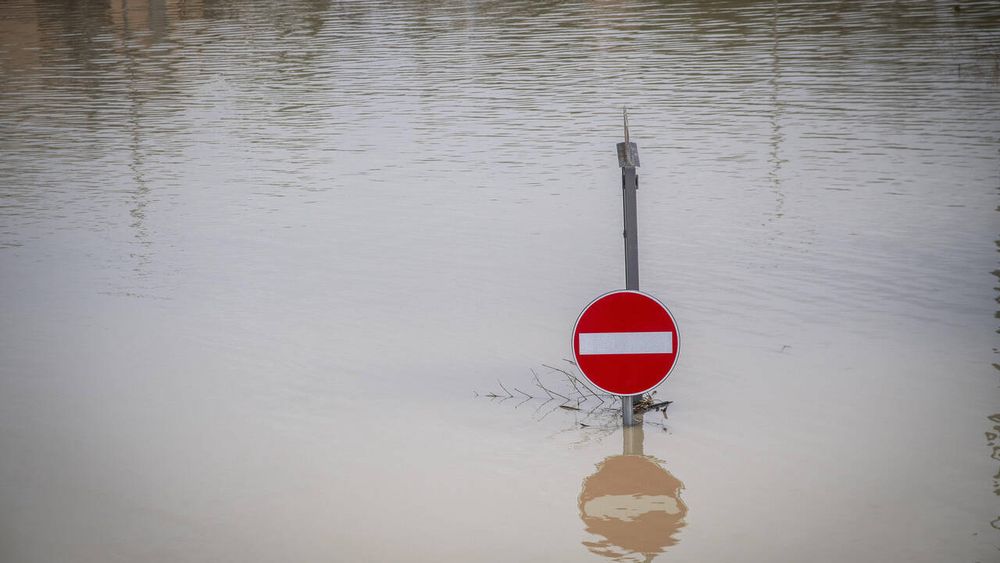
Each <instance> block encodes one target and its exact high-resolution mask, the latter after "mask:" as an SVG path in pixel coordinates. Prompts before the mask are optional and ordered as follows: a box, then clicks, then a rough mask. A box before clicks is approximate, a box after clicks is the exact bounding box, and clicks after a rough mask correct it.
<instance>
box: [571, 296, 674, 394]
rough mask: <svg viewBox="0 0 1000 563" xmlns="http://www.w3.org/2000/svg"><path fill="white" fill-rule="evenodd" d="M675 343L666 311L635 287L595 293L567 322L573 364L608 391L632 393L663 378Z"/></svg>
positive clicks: (672, 319)
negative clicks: (573, 320) (572, 320)
mask: <svg viewBox="0 0 1000 563" xmlns="http://www.w3.org/2000/svg"><path fill="white" fill-rule="evenodd" d="M679 344H680V340H679V339H678V337H677V323H675V322H674V318H673V316H671V314H670V311H668V310H667V308H666V307H665V306H664V305H663V303H660V302H659V301H657V300H656V299H655V298H653V297H651V296H649V295H646V294H645V293H641V292H639V291H630V290H619V291H612V292H611V293H606V294H604V295H602V296H600V297H598V298H597V299H595V300H594V301H593V302H591V303H590V305H587V307H586V308H585V309H584V310H583V312H582V313H580V318H578V319H577V320H576V326H574V327H573V355H574V357H575V358H576V365H577V366H579V368H580V371H581V372H583V375H584V376H585V377H586V378H587V379H588V380H589V381H590V382H591V383H593V384H594V385H595V386H596V387H598V388H600V389H601V390H603V391H607V392H608V393H611V394H614V395H638V394H639V393H645V392H647V391H649V390H650V389H652V388H654V387H656V386H657V385H659V384H660V383H663V380H664V379H666V378H667V376H668V375H669V374H670V370H671V369H673V367H674V363H675V362H676V361H677V352H678V345H679Z"/></svg>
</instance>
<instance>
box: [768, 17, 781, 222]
mask: <svg viewBox="0 0 1000 563" xmlns="http://www.w3.org/2000/svg"><path fill="white" fill-rule="evenodd" d="M773 10H774V11H773V15H772V17H771V36H772V38H773V43H772V46H771V108H772V110H773V113H772V114H771V156H770V158H769V161H770V164H771V171H770V172H769V173H768V176H769V177H770V180H771V189H772V190H773V191H774V197H775V200H776V202H775V210H774V216H773V217H771V219H770V221H774V220H775V219H778V218H779V217H781V216H782V214H783V213H784V208H785V194H784V192H782V191H781V165H782V163H783V161H782V160H781V155H780V154H779V149H780V148H781V142H782V141H783V140H784V135H782V133H781V122H780V121H779V118H780V117H781V109H782V104H781V101H780V100H779V99H778V79H779V77H780V73H781V69H780V66H779V63H780V62H781V59H780V57H779V55H778V2H777V0H775V2H774V5H773Z"/></svg>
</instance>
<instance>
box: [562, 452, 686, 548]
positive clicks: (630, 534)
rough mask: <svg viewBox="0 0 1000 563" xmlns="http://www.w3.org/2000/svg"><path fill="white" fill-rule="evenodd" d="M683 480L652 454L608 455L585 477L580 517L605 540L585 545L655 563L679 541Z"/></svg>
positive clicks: (684, 506) (683, 505) (682, 507)
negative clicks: (660, 463)
mask: <svg viewBox="0 0 1000 563" xmlns="http://www.w3.org/2000/svg"><path fill="white" fill-rule="evenodd" d="M683 488H684V484H683V483H681V482H680V480H679V479H677V478H676V477H674V476H673V475H671V474H670V472H668V471H667V470H666V469H664V468H662V467H660V465H659V464H658V463H657V462H656V460H654V459H653V458H651V457H647V456H644V455H620V456H613V457H609V458H607V459H605V460H604V461H603V462H601V463H600V464H599V465H598V466H597V473H594V474H593V475H591V476H590V477H587V478H586V479H585V480H584V481H583V487H582V489H581V490H580V501H579V507H580V518H582V519H583V523H584V524H585V525H586V527H587V531H588V532H590V533H591V534H594V535H596V536H600V537H602V538H603V539H602V540H600V541H585V542H583V544H584V545H585V546H587V549H589V550H590V551H592V552H594V553H596V554H598V555H603V556H605V557H609V558H613V559H616V560H631V559H633V558H636V557H637V556H638V560H640V561H651V560H652V559H653V557H655V556H656V555H657V554H660V553H663V551H664V550H665V549H666V548H668V547H670V546H672V545H674V544H675V543H677V539H676V538H674V535H675V534H676V533H677V531H678V530H679V529H680V528H681V527H683V526H684V516H685V515H686V514H687V506H686V505H685V504H684V501H682V500H681V498H680V492H681V489H683Z"/></svg>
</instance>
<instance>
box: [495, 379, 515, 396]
mask: <svg viewBox="0 0 1000 563" xmlns="http://www.w3.org/2000/svg"><path fill="white" fill-rule="evenodd" d="M497 383H499V384H500V388H501V389H503V390H504V392H505V393H507V396H508V397H513V396H514V395H513V394H512V393H511V392H510V391H507V388H506V387H504V386H503V383H502V382H501V381H500V380H499V379H498V380H497Z"/></svg>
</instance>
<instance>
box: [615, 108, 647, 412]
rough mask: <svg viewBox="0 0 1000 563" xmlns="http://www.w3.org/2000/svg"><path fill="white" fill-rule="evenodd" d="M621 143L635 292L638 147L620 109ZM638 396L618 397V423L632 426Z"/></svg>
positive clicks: (629, 269) (628, 270)
mask: <svg viewBox="0 0 1000 563" xmlns="http://www.w3.org/2000/svg"><path fill="white" fill-rule="evenodd" d="M622 121H623V123H624V126H625V142H624V143H618V145H617V149H618V166H620V167H621V169H622V210H623V214H624V222H625V230H624V232H623V235H624V237H625V289H630V290H633V291H639V236H638V235H639V226H638V219H637V212H636V190H638V189H639V176H638V175H637V174H636V171H635V169H636V167H638V166H639V148H638V147H637V146H636V144H635V143H632V142H629V138H628V108H622ZM641 397H642V395H632V396H623V397H622V424H623V425H625V426H633V425H634V424H635V416H634V414H633V401H634V399H636V398H641Z"/></svg>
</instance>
